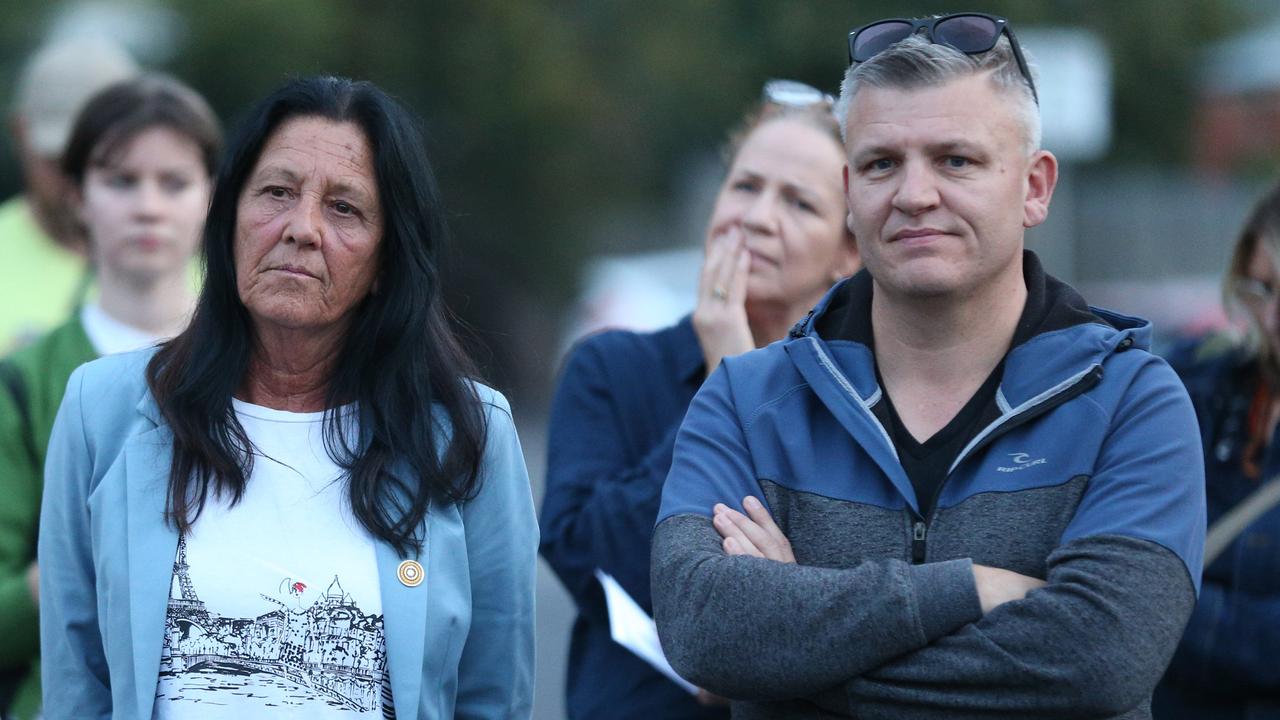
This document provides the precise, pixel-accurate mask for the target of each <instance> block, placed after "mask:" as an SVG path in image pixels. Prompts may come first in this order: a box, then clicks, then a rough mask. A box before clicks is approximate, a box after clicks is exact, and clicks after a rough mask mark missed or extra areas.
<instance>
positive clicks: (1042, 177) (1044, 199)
mask: <svg viewBox="0 0 1280 720" xmlns="http://www.w3.org/2000/svg"><path fill="white" fill-rule="evenodd" d="M1057 184H1058V158H1056V157H1054V156H1053V153H1051V152H1049V151H1048V150H1039V151H1037V152H1036V154H1035V155H1032V156H1031V163H1030V165H1029V166H1028V168H1027V193H1026V196H1025V197H1024V198H1023V201H1022V227H1024V228H1033V227H1035V226H1037V225H1039V224H1040V223H1042V222H1044V221H1045V218H1047V217H1049V201H1050V200H1051V199H1053V189H1054V188H1055V187H1056V186H1057Z"/></svg>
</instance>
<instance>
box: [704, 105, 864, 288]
mask: <svg viewBox="0 0 1280 720" xmlns="http://www.w3.org/2000/svg"><path fill="white" fill-rule="evenodd" d="M843 168H844V152H843V150H842V149H841V147H840V145H839V144H838V143H837V142H835V140H834V139H832V138H831V137H830V136H829V135H828V134H827V133H825V132H824V131H822V130H820V129H818V128H816V127H813V126H812V125H810V124H808V123H807V122H805V121H802V120H796V119H788V118H778V119H774V120H769V121H766V122H765V123H764V124H762V125H760V126H758V127H757V128H756V129H755V130H754V131H752V133H751V134H750V135H749V136H748V137H747V139H746V141H745V142H743V144H742V147H741V148H739V150H738V154H737V156H736V157H734V159H733V164H732V165H731V166H730V168H729V174H728V176H727V177H726V178H725V181H724V184H723V185H722V186H721V187H720V194H719V195H718V196H717V197H716V204H715V209H714V210H713V211H712V213H711V223H710V226H709V227H708V228H707V240H708V242H709V241H710V240H711V239H712V238H715V237H718V236H719V235H721V234H722V233H724V232H726V231H727V230H728V229H729V228H731V227H732V226H735V225H736V226H739V227H740V228H741V229H742V232H743V235H744V237H745V238H746V248H747V251H748V252H750V253H751V267H750V275H749V276H748V278H747V307H748V309H751V308H752V306H760V305H770V306H778V307H786V308H797V307H799V308H801V309H803V308H805V307H809V306H812V305H813V304H814V303H816V302H817V301H818V300H819V299H820V298H821V296H822V294H823V293H824V292H825V291H826V290H827V289H828V288H829V287H830V286H831V284H832V283H834V282H835V281H836V280H838V279H839V278H841V277H844V276H846V275H850V274H852V273H853V272H854V271H856V270H857V268H858V256H857V250H856V248H855V246H854V243H853V241H852V239H851V238H849V237H848V236H847V235H846V234H845V218H846V216H847V214H848V210H847V209H846V205H845V200H844V189H843V185H842V182H843V181H842V177H841V173H842V170H843Z"/></svg>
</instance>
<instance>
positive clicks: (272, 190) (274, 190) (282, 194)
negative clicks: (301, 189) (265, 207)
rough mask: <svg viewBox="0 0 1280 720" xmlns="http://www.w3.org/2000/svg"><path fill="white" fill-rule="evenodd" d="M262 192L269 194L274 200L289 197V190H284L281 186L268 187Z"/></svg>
mask: <svg viewBox="0 0 1280 720" xmlns="http://www.w3.org/2000/svg"><path fill="white" fill-rule="evenodd" d="M264 192H266V194H267V195H270V196H271V197H273V198H275V199H276V200H283V199H285V198H286V197H289V191H288V190H285V189H284V188H282V187H275V186H273V187H269V188H267V189H266V190H265V191H264Z"/></svg>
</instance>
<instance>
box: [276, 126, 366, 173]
mask: <svg viewBox="0 0 1280 720" xmlns="http://www.w3.org/2000/svg"><path fill="white" fill-rule="evenodd" d="M270 170H279V171H281V172H286V173H291V174H295V175H310V174H316V173H319V174H323V175H326V176H331V177H332V179H334V180H337V179H343V180H345V181H346V182H348V183H352V184H364V185H372V184H374V183H375V178H374V168H373V155H372V152H371V151H370V148H369V142H368V140H367V138H366V137H365V135H364V131H363V130H362V129H361V128H360V126H358V125H356V124H355V123H350V122H335V121H333V120H329V119H327V118H318V117H299V118H291V119H289V120H286V121H285V122H283V123H281V125H280V126H279V127H277V128H276V129H275V130H274V131H273V132H272V133H271V135H270V136H268V138H267V141H266V143H265V144H264V146H263V150H262V154H261V155H260V156H259V158H258V163H257V168H256V170H255V171H256V172H263V171H270Z"/></svg>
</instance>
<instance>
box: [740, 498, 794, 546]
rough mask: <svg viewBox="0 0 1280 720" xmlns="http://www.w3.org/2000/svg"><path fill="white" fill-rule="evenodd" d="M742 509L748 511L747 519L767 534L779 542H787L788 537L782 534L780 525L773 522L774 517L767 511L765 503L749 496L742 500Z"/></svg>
mask: <svg viewBox="0 0 1280 720" xmlns="http://www.w3.org/2000/svg"><path fill="white" fill-rule="evenodd" d="M742 507H743V508H745V509H746V511H747V517H749V518H751V519H752V520H754V521H755V523H756V524H757V525H759V526H760V527H761V528H762V529H763V530H764V531H765V532H766V533H768V534H770V535H772V536H773V537H774V538H775V539H777V540H782V541H786V539H787V536H786V535H783V534H782V530H780V529H779V528H778V524H777V523H775V522H774V521H773V516H772V515H770V514H769V511H768V510H766V509H765V507H764V503H762V502H760V501H759V500H757V499H755V498H754V497H753V496H751V495H748V496H746V497H745V498H743V499H742Z"/></svg>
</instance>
